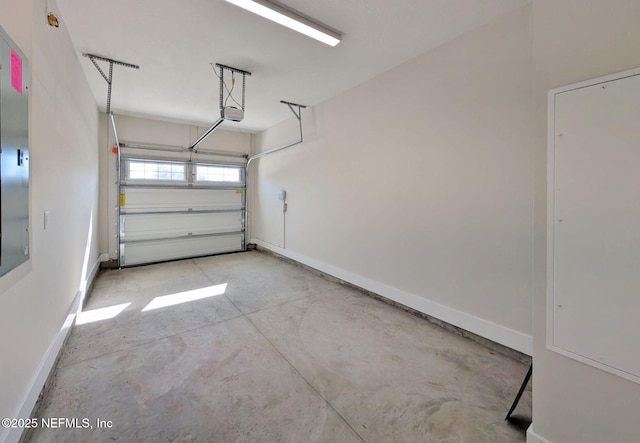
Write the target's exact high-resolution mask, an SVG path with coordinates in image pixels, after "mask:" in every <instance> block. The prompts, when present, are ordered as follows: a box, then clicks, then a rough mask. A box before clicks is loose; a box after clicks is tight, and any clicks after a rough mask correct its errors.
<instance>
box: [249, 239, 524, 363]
mask: <svg viewBox="0 0 640 443" xmlns="http://www.w3.org/2000/svg"><path fill="white" fill-rule="evenodd" d="M251 242H252V243H255V244H257V245H258V246H261V247H263V248H264V249H268V250H270V251H273V252H276V253H278V254H280V255H283V256H285V257H288V258H290V259H292V260H295V261H298V262H300V263H303V264H305V265H307V266H310V267H312V268H315V269H317V270H319V271H322V272H325V273H327V274H329V275H332V276H333V277H336V278H339V279H340V280H344V281H346V282H348V283H351V284H354V285H356V286H359V287H361V288H363V289H366V290H367V291H371V292H373V293H375V294H378V295H381V296H383V297H386V298H388V299H390V300H393V301H395V302H398V303H401V304H403V305H405V306H408V307H409V308H412V309H415V310H417V311H419V312H422V313H423V314H427V315H430V316H432V317H435V318H437V319H439V320H442V321H445V322H447V323H450V324H452V325H454V326H457V327H459V328H462V329H465V330H467V331H469V332H472V333H474V334H477V335H479V336H481V337H484V338H487V339H489V340H492V341H494V342H496V343H499V344H501V345H503V346H507V347H509V348H511V349H515V350H516V351H519V352H522V353H523V354H526V355H529V356H530V355H532V353H533V337H531V336H530V335H526V334H523V333H522V332H518V331H514V330H513V329H510V328H507V327H505V326H501V325H498V324H496V323H493V322H490V321H487V320H484V319H481V318H478V317H475V316H473V315H471V314H467V313H465V312H462V311H459V310H457V309H454V308H451V307H448V306H445V305H441V304H440V303H436V302H434V301H431V300H429V299H427V298H424V297H421V296H419V295H416V294H412V293H409V292H406V291H403V290H401V289H398V288H394V287H393V286H389V285H387V284H385V283H382V282H379V281H376V280H373V279H370V278H368V277H364V276H362V275H359V274H355V273H353V272H351V271H347V270H345V269H342V268H338V267H336V266H333V265H330V264H328V263H325V262H322V261H320V260H316V259H313V258H310V257H307V256H305V255H302V254H298V253H297V252H293V251H291V250H288V249H282V248H279V247H277V246H274V245H272V244H270V243H267V242H264V241H262V240H259V239H251Z"/></svg>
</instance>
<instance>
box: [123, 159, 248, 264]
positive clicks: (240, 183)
mask: <svg viewBox="0 0 640 443" xmlns="http://www.w3.org/2000/svg"><path fill="white" fill-rule="evenodd" d="M120 174H121V175H120V226H119V229H120V235H119V237H120V266H131V265H139V264H143V263H153V262H159V261H166V260H175V259H180V258H188V257H198V256H203V255H211V254H219V253H225V252H235V251H243V250H244V248H245V191H246V187H245V167H244V165H237V164H223V163H192V162H183V161H173V160H160V159H148V158H134V157H123V158H122V160H121V165H120Z"/></svg>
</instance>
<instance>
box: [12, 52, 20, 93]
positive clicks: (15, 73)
mask: <svg viewBox="0 0 640 443" xmlns="http://www.w3.org/2000/svg"><path fill="white" fill-rule="evenodd" d="M11 86H12V87H13V89H15V90H16V91H18V94H22V59H21V58H20V56H19V55H18V54H16V53H15V52H13V49H12V50H11Z"/></svg>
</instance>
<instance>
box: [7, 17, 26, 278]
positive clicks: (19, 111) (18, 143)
mask: <svg viewBox="0 0 640 443" xmlns="http://www.w3.org/2000/svg"><path fill="white" fill-rule="evenodd" d="M29 79H30V75H29V60H27V57H25V55H24V53H23V52H22V51H21V50H20V49H19V48H18V46H17V45H16V44H15V43H14V42H13V41H12V40H11V38H10V37H9V36H8V35H7V34H6V33H5V32H4V30H3V29H2V28H0V276H2V275H4V274H6V273H7V272H9V271H11V270H12V269H14V268H16V267H17V266H19V265H20V264H22V263H24V262H26V261H27V260H28V259H29V97H28V93H29Z"/></svg>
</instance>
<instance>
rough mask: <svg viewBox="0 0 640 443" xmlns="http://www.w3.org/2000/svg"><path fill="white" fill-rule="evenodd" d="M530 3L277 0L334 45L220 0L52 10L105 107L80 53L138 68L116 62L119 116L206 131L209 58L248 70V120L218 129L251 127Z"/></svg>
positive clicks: (211, 115)
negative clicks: (327, 30) (329, 31)
mask: <svg viewBox="0 0 640 443" xmlns="http://www.w3.org/2000/svg"><path fill="white" fill-rule="evenodd" d="M529 1H530V0H324V1H318V0H281V2H282V3H285V4H286V5H287V6H290V7H291V8H293V9H296V10H298V11H300V12H302V13H304V14H305V15H308V16H310V17H313V18H314V19H315V20H317V21H320V22H322V23H325V24H327V25H328V26H330V27H332V28H335V29H337V30H339V31H341V32H342V33H344V38H343V41H342V42H341V43H340V44H339V45H338V46H336V47H335V48H331V47H329V46H326V45H324V44H322V43H319V42H317V41H315V40H312V39H310V38H308V37H306V36H303V35H301V34H298V33H296V32H294V31H291V30H289V29H287V28H284V27H282V26H280V25H277V24H275V23H272V22H270V21H267V20H265V19H263V18H261V17H259V16H256V15H254V14H251V13H249V12H247V11H245V10H243V9H240V8H238V7H236V6H234V5H231V4H229V3H227V2H225V1H224V0H181V1H177V0H108V1H105V0H58V5H59V13H60V15H61V26H64V27H66V28H67V29H68V31H69V34H70V35H71V39H72V41H73V43H74V45H75V47H76V50H77V52H78V56H79V58H80V62H81V64H82V66H83V68H84V70H85V74H86V77H87V79H88V81H89V84H90V86H91V89H92V90H93V93H94V95H95V97H96V101H97V103H98V105H99V106H100V108H101V109H102V110H104V109H105V107H106V95H107V85H106V82H105V81H104V80H103V78H102V77H101V76H100V74H99V73H98V71H97V70H96V69H95V67H94V66H93V65H92V64H91V62H90V61H89V60H88V59H87V58H85V57H82V56H81V54H82V53H84V52H88V53H93V54H97V55H102V56H105V57H109V58H113V59H116V60H122V61H125V62H128V63H133V64H137V65H140V70H133V69H129V68H124V67H120V66H116V67H114V80H113V92H112V102H111V108H112V110H113V111H114V112H117V113H122V114H128V115H135V116H142V117H151V118H155V119H160V120H170V121H179V122H186V123H194V124H200V125H203V126H208V125H209V124H211V123H212V122H213V121H215V120H216V119H217V117H218V115H219V112H218V86H219V83H218V79H217V78H216V77H215V75H214V74H213V71H212V69H211V66H210V65H209V64H210V63H211V62H214V63H222V64H225V65H230V66H234V67H237V68H241V69H245V70H247V71H251V72H252V73H253V75H252V76H251V77H247V90H246V112H245V120H244V121H243V122H242V123H227V122H225V125H226V127H227V129H237V130H243V131H251V132H255V131H260V130H263V129H266V128H268V127H270V126H273V125H274V124H276V123H278V122H279V121H282V120H284V119H285V118H287V117H289V116H291V113H290V111H289V109H288V108H287V107H286V106H285V105H282V104H280V103H279V101H280V100H288V101H293V102H296V103H301V104H305V105H311V106H312V105H315V104H318V103H320V102H322V101H324V100H327V99H328V98H330V97H332V96H335V95H337V94H339V93H340V92H342V91H345V90H347V89H350V88H352V87H354V86H356V85H358V84H360V83H362V82H364V81H365V80H367V79H369V78H372V77H375V76H377V75H379V74H381V73H383V72H385V71H387V70H388V69H390V68H392V67H394V66H396V65H398V64H400V63H402V62H404V61H406V60H409V59H411V58H413V57H415V56H417V55H419V54H421V53H423V52H426V51H428V50H429V49H432V48H434V47H436V46H439V45H441V44H443V43H445V42H447V41H449V40H451V39H453V38H455V37H457V36H459V35H461V34H463V33H464V32H466V31H469V30H471V29H473V28H475V27H478V26H481V25H483V24H485V23H488V22H489V21H491V20H492V19H494V18H495V17H497V16H499V15H502V14H504V13H506V12H508V11H510V10H514V9H517V8H519V7H521V6H523V5H525V4H527V3H529ZM416 81H419V79H416ZM237 85H238V84H237ZM234 97H237V98H238V99H239V97H240V95H239V94H238V95H236V94H234ZM380 105H381V106H383V105H384V104H383V103H381V104H380Z"/></svg>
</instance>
